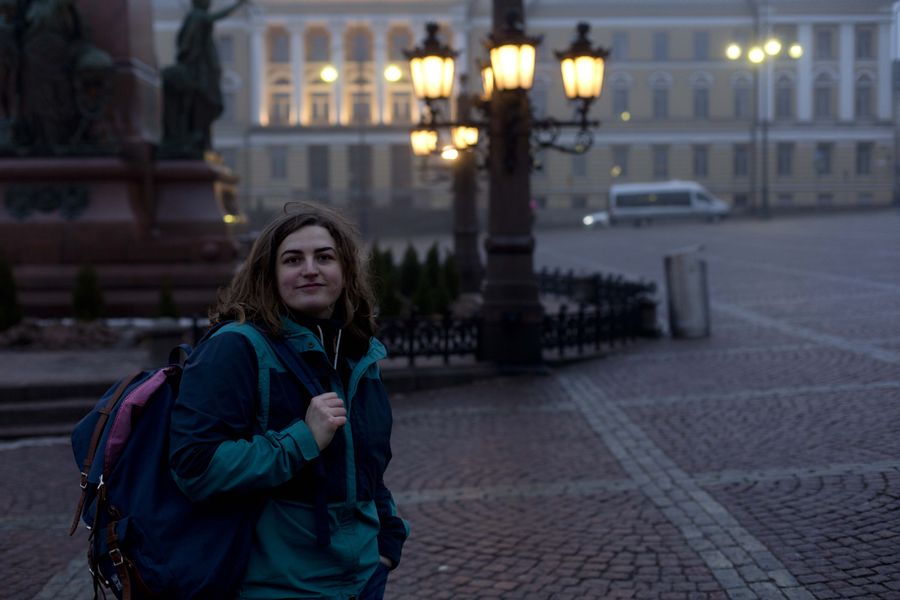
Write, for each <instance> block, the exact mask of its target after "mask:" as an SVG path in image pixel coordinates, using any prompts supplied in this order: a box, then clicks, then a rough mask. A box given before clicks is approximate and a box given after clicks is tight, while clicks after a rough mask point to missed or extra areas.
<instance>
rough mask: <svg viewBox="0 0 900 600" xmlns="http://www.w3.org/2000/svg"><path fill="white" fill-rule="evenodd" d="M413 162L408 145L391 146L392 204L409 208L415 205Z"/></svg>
mask: <svg viewBox="0 0 900 600" xmlns="http://www.w3.org/2000/svg"><path fill="white" fill-rule="evenodd" d="M412 174H413V162H412V152H410V151H409V145H408V144H391V203H392V204H393V205H394V206H395V207H400V208H409V207H411V206H412V204H413V184H412Z"/></svg>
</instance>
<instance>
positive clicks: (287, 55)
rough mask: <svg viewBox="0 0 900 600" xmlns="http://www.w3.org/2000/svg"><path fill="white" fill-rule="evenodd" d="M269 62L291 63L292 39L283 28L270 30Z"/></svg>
mask: <svg viewBox="0 0 900 600" xmlns="http://www.w3.org/2000/svg"><path fill="white" fill-rule="evenodd" d="M269 62H273V63H289V62H291V37H290V36H289V35H288V32H287V31H286V30H284V29H282V28H281V27H275V28H272V29H271V30H269Z"/></svg>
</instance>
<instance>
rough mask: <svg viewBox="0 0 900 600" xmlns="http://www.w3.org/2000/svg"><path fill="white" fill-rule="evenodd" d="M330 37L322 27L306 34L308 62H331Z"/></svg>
mask: <svg viewBox="0 0 900 600" xmlns="http://www.w3.org/2000/svg"><path fill="white" fill-rule="evenodd" d="M330 43H331V36H330V34H329V33H328V30H327V29H325V28H322V27H316V28H314V29H310V30H309V31H308V32H307V33H306V60H308V61H309V62H328V61H329V60H331V47H330Z"/></svg>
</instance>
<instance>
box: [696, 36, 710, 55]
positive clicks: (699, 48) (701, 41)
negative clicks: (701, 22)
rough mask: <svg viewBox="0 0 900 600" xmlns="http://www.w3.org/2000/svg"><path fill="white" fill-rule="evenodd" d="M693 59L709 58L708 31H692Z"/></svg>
mask: <svg viewBox="0 0 900 600" xmlns="http://www.w3.org/2000/svg"><path fill="white" fill-rule="evenodd" d="M694 60H709V32H708V31H695V32H694Z"/></svg>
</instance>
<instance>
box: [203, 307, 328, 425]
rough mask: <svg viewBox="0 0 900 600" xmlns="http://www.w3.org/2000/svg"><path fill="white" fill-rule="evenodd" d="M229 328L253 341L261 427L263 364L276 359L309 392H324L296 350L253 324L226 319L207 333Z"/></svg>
mask: <svg viewBox="0 0 900 600" xmlns="http://www.w3.org/2000/svg"><path fill="white" fill-rule="evenodd" d="M226 332H232V333H238V334H240V335H243V336H244V337H246V338H247V340H249V342H250V343H251V344H252V345H253V349H254V351H255V352H256V358H257V362H258V364H259V366H260V369H259V397H260V404H261V405H260V415H259V421H260V425H261V426H262V428H263V430H265V429H266V425H267V424H268V415H269V373H268V370H266V369H263V368H262V367H263V365H265V364H267V363H271V362H272V360H273V359H274V360H277V361H278V362H280V363H281V364H282V365H284V366H285V367H286V368H287V370H288V371H290V372H291V373H293V375H294V376H295V377H296V378H297V380H298V381H299V382H300V384H301V385H302V386H303V387H305V388H306V390H307V391H308V392H309V393H310V395H311V396H318V395H319V394H323V393H325V390H324V389H323V388H322V385H321V384H320V383H319V380H318V379H316V377H315V376H314V375H313V374H312V372H311V371H310V370H309V367H307V366H306V365H305V364H304V363H303V361H301V360H300V359H299V357H298V356H297V354H296V352H294V350H293V349H291V348H290V346H289V345H288V344H287V342H286V341H284V340H276V339H273V338H272V337H271V336H269V335H267V334H266V333H265V332H263V331H262V330H261V329H259V328H258V327H257V326H255V325H253V324H251V323H246V322H245V323H235V322H232V323H227V324H225V325H222V326H221V327H219V328H218V329H216V331H215V332H214V333H212V335H211V336H210V337H215V336H216V335H219V334H222V333H226Z"/></svg>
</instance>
